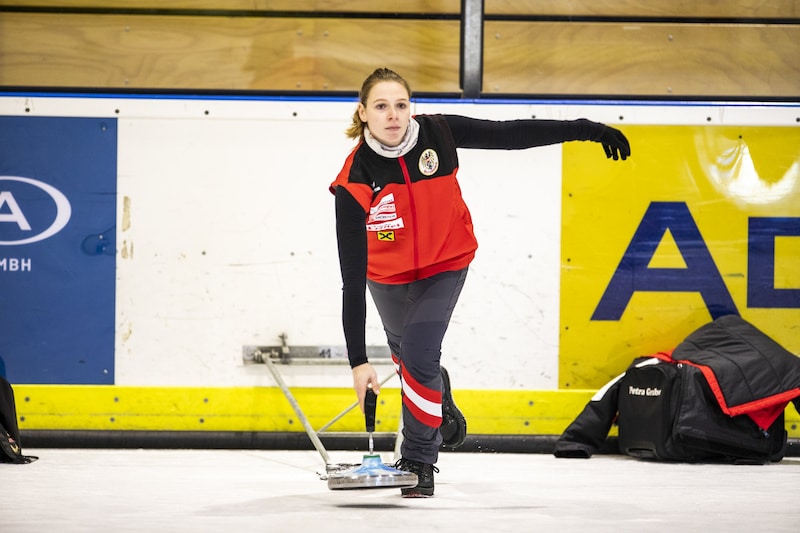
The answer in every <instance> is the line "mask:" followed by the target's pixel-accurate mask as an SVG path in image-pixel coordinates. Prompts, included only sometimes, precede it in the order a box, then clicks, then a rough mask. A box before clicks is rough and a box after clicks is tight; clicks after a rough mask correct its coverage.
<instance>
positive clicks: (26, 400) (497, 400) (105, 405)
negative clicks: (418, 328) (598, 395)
mask: <svg viewBox="0 0 800 533" xmlns="http://www.w3.org/2000/svg"><path fill="white" fill-rule="evenodd" d="M14 393H15V399H16V403H17V416H18V418H19V426H20V429H21V430H23V431H25V430H131V431H133V430H135V431H264V432H269V431H275V432H287V431H288V432H303V431H304V430H303V426H302V424H301V422H300V420H299V419H298V417H297V415H296V414H295V412H294V411H293V410H292V407H291V405H290V404H289V402H288V400H287V399H286V397H285V396H284V395H283V393H282V392H281V390H280V389H278V388H272V387H230V388H206V387H203V388H201V387H121V386H94V385H15V386H14ZM292 394H293V395H294V397H295V399H296V400H297V402H298V404H299V405H300V407H301V409H302V410H303V412H304V414H305V416H306V417H307V418H308V420H309V422H310V423H311V426H312V427H314V428H316V429H319V428H321V427H323V426H325V425H326V424H328V423H329V422H331V421H332V420H333V419H334V418H335V417H337V416H338V415H339V414H340V413H342V412H343V411H344V410H345V409H347V408H348V407H349V406H350V405H351V404H352V403H353V402H354V401H355V396H354V394H353V391H352V390H351V389H349V388H293V389H292ZM593 394H594V391H590V390H573V391H541V390H536V391H507V390H456V391H454V392H453V395H454V398H455V401H456V404H457V405H458V407H459V409H461V411H463V412H464V415H465V416H466V418H467V423H468V429H469V433H470V434H473V435H560V434H561V433H562V432H563V431H564V429H566V427H567V426H568V425H569V423H570V422H572V421H573V420H574V419H575V417H576V416H578V414H579V413H580V412H581V411H582V410H583V408H584V407H585V406H586V404H587V402H588V401H589V400H590V398H591V397H592V395H593ZM378 401H379V403H378V413H377V421H376V429H377V431H379V432H395V431H397V426H398V420H399V417H400V410H401V404H400V394H399V391H398V389H396V388H389V387H384V388H383V389H382V391H381V394H380V396H379V399H378ZM786 429H787V431H788V433H789V438H800V415H798V414H797V412H796V411H795V410H794V409H793V408H792V407H789V408H787V409H786ZM327 431H330V432H361V431H364V418H363V415H362V414H361V412H360V411H359V409H358V408H355V409H352V410H351V411H349V412H348V413H347V414H345V415H344V416H343V417H342V418H340V419H339V420H337V421H336V422H335V423H333V424H332V425H330V427H329V428H328V429H327ZM611 434H612V435H613V434H615V430H614V429H612V432H611Z"/></svg>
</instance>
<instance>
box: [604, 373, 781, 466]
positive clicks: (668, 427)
mask: <svg viewBox="0 0 800 533" xmlns="http://www.w3.org/2000/svg"><path fill="white" fill-rule="evenodd" d="M618 408H619V413H618V420H617V423H618V425H619V439H618V442H619V449H620V452H622V453H624V454H627V455H631V456H633V457H638V458H642V459H655V460H662V461H725V462H734V463H757V464H761V463H767V462H778V461H780V460H781V459H783V456H784V454H785V452H786V440H787V435H786V429H785V422H784V416H783V413H781V415H780V416H779V417H778V418H777V419H776V420H775V421H774V422H773V423H772V424H771V426H770V427H769V428H767V429H761V428H759V427H758V426H757V425H756V423H755V422H753V420H752V419H751V418H750V417H749V416H747V415H738V416H728V415H726V414H725V413H723V412H722V409H721V408H720V407H719V404H718V403H717V401H716V399H715V398H714V395H713V393H712V391H711V388H710V387H709V385H708V382H707V380H706V378H705V377H704V376H703V373H702V372H701V371H700V370H699V369H698V368H696V367H694V366H692V365H689V364H683V363H670V362H666V361H662V360H659V359H653V358H650V359H645V360H637V361H635V362H634V364H633V365H631V367H630V368H629V369H628V370H627V371H626V372H625V376H624V377H623V378H622V381H621V383H620V389H619V398H618Z"/></svg>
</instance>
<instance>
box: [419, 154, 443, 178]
mask: <svg viewBox="0 0 800 533" xmlns="http://www.w3.org/2000/svg"><path fill="white" fill-rule="evenodd" d="M437 170H439V154H437V153H436V150H434V149H433V148H426V149H425V150H424V151H423V152H422V155H421V156H419V171H420V172H422V173H423V174H424V175H425V176H433V175H434V174H435V173H436V171H437Z"/></svg>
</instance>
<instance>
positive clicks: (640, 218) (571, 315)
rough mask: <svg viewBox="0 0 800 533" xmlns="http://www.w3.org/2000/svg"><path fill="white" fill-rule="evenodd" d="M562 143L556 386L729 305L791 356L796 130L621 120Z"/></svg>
mask: <svg viewBox="0 0 800 533" xmlns="http://www.w3.org/2000/svg"><path fill="white" fill-rule="evenodd" d="M620 128H621V129H622V130H623V131H624V133H625V134H626V136H628V138H629V140H630V142H631V147H632V157H631V158H630V159H628V160H627V161H624V162H619V161H615V162H611V161H608V162H606V161H602V162H598V158H597V156H598V154H597V152H596V151H597V150H598V147H597V146H596V145H595V144H594V143H567V144H565V145H564V150H563V154H564V155H563V157H564V163H563V169H564V170H563V191H562V194H563V199H562V206H563V211H562V243H561V246H562V248H561V301H560V315H561V316H560V328H561V330H560V356H559V387H560V388H562V389H565V388H570V389H577V388H585V389H596V388H598V387H601V386H602V385H603V384H605V383H606V382H607V381H608V380H609V379H610V378H612V377H614V376H616V375H618V374H619V373H621V372H623V371H624V370H625V368H626V367H627V366H628V364H630V362H631V361H632V359H633V358H635V357H638V356H642V355H648V354H651V353H653V352H657V351H663V350H671V349H672V348H674V347H675V346H676V345H677V344H678V343H679V342H680V341H682V340H683V339H684V338H685V337H686V336H687V335H689V334H690V333H691V332H693V331H694V330H695V329H697V328H699V327H700V326H702V325H703V324H705V323H707V322H710V321H711V320H713V319H714V318H717V317H719V316H723V315H726V314H731V313H736V314H739V315H741V316H742V317H743V318H744V319H745V320H747V321H749V322H751V323H752V324H753V325H755V326H756V327H758V328H759V329H761V330H762V331H764V332H765V333H767V334H768V335H770V336H771V337H772V338H773V339H775V340H776V341H777V342H779V343H780V344H782V345H783V346H784V347H785V348H786V349H788V350H789V351H791V352H793V353H795V354H800V128H797V127H761V126H742V127H738V126H621V127H620Z"/></svg>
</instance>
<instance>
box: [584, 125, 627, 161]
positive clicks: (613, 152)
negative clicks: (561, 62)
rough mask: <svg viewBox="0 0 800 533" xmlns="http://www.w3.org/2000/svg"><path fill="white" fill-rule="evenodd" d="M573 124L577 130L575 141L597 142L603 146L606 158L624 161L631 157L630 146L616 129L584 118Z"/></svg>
mask: <svg viewBox="0 0 800 533" xmlns="http://www.w3.org/2000/svg"><path fill="white" fill-rule="evenodd" d="M573 123H574V124H575V125H576V126H577V127H578V128H579V129H578V130H577V131H576V133H577V135H576V137H577V139H580V140H585V141H595V142H599V143H600V144H602V145H603V150H605V152H606V157H608V158H613V159H614V160H615V161H616V160H617V159H622V160H623V161H624V160H626V159H627V158H629V157H630V156H631V145H630V144H629V143H628V139H626V138H625V135H623V134H622V132H621V131H619V130H618V129H616V128H612V127H611V126H606V125H605V124H601V123H600V122H592V121H591V120H588V119H585V118H579V119H578V120H575V121H574V122H573Z"/></svg>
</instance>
